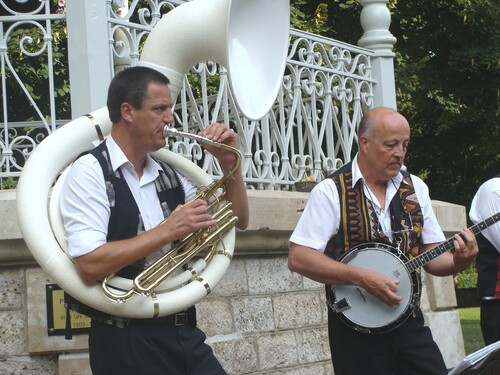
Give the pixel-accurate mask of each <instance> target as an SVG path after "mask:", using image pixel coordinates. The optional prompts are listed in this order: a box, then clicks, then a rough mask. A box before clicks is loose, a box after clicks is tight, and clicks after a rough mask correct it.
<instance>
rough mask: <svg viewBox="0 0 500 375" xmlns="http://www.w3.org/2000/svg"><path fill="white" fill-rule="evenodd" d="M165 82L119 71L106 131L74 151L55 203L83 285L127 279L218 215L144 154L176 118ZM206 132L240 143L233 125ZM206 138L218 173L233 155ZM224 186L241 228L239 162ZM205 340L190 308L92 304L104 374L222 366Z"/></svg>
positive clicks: (143, 71)
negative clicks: (129, 309) (165, 311)
mask: <svg viewBox="0 0 500 375" xmlns="http://www.w3.org/2000/svg"><path fill="white" fill-rule="evenodd" d="M168 84H169V80H168V78H166V77H165V76H164V75H163V74H161V73H159V72H157V71H156V70H153V69H150V68H146V67H132V68H128V69H126V70H124V71H122V72H120V73H118V74H116V76H115V77H114V78H113V80H112V81H111V84H110V86H109V90H108V99H107V106H108V110H109V117H110V120H111V122H112V129H111V134H110V135H109V137H108V138H107V139H106V140H105V141H104V142H102V143H101V144H100V145H99V146H97V147H96V148H95V149H94V150H92V151H90V152H89V153H88V154H85V155H83V156H81V157H79V158H78V159H77V160H76V161H75V163H74V164H73V165H72V166H71V169H70V171H69V173H68V175H67V177H66V180H65V182H64V186H63V188H62V191H61V199H60V208H61V214H62V217H63V221H64V229H65V236H66V239H67V241H68V251H69V254H70V255H71V257H72V258H73V259H74V262H75V265H76V268H77V270H78V273H79V275H80V276H81V277H82V279H83V280H85V281H86V282H88V283H93V282H95V281H97V280H100V279H102V278H103V277H105V276H107V275H109V274H112V273H117V274H118V275H120V276H122V277H127V278H133V277H135V275H137V274H138V273H139V272H140V271H141V270H142V269H144V268H145V267H147V266H148V265H149V264H151V263H152V262H154V261H155V260H157V259H158V258H160V257H161V255H162V254H164V253H165V252H166V251H168V250H169V249H170V248H171V244H172V243H173V242H175V241H177V240H180V239H182V238H184V237H185V236H187V235H189V234H190V233H193V232H196V231H198V230H200V229H204V228H209V227H212V226H214V225H215V224H216V223H217V221H216V220H214V219H213V217H212V216H211V214H210V212H209V210H208V207H207V202H206V201H205V200H202V199H195V200H193V201H189V200H190V198H191V197H193V196H194V195H195V194H196V190H197V188H196V186H195V185H194V184H193V183H192V182H191V181H189V180H188V178H186V177H185V176H183V175H181V174H180V173H179V172H178V171H176V170H174V169H173V168H172V167H170V166H169V165H167V164H165V163H163V162H159V161H157V160H156V159H154V158H153V157H152V156H151V155H150V153H151V152H153V151H156V150H159V149H160V148H162V147H164V146H165V142H166V141H165V137H164V133H163V129H164V127H165V125H171V124H173V122H174V116H173V112H172V106H173V102H172V98H171V92H170V89H169V87H168ZM202 135H203V136H204V137H205V138H208V139H210V140H212V141H215V142H219V143H223V144H226V145H228V146H232V147H235V148H238V137H237V135H236V133H235V132H234V131H233V130H231V129H229V128H227V127H226V126H224V125H223V124H218V123H215V124H210V125H208V126H207V127H206V128H205V129H204V130H203V134H202ZM203 146H204V147H205V149H206V150H207V151H208V152H210V153H211V154H212V155H213V156H214V157H216V158H217V159H218V161H219V163H220V164H221V166H222V168H223V169H224V171H228V170H231V169H232V168H233V167H234V166H235V163H236V160H235V159H236V158H235V155H234V154H233V153H231V152H228V151H226V150H225V149H224V148H217V147H215V146H214V145H211V144H205V143H203ZM225 187H226V192H227V197H226V199H227V200H228V201H230V202H231V203H232V211H233V214H234V215H235V216H236V217H237V218H238V220H237V222H236V227H237V228H239V229H245V228H246V227H247V225H248V218H249V213H248V201H247V194H246V190H245V186H244V183H243V177H242V175H241V171H240V169H239V168H238V169H237V170H236V172H235V173H234V174H233V175H232V178H230V179H227V180H226V181H225ZM188 201H189V203H186V202H188ZM165 219H166V220H165ZM205 338H206V336H205V334H204V333H203V332H202V331H201V330H200V329H198V328H197V327H196V312H195V308H194V306H193V307H190V308H189V309H187V310H186V311H183V312H180V313H178V314H174V315H168V316H163V317H159V318H151V319H123V318H120V317H115V316H110V315H107V314H103V313H99V312H97V311H96V314H95V316H93V319H92V325H91V329H90V334H89V354H90V365H91V368H92V371H93V373H94V374H106V375H108V374H200V375H201V374H203V375H206V374H225V371H224V370H223V368H222V366H221V365H220V364H219V362H218V361H217V359H216V358H215V356H214V355H213V353H212V350H211V348H210V347H209V346H208V345H206V344H205V343H204V341H205Z"/></svg>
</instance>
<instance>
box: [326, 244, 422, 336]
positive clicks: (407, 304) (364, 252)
mask: <svg viewBox="0 0 500 375" xmlns="http://www.w3.org/2000/svg"><path fill="white" fill-rule="evenodd" d="M401 257H402V258H401ZM405 261H406V259H405V257H404V256H402V254H398V253H397V251H396V249H394V248H392V247H390V246H388V245H385V244H378V243H373V244H364V245H363V246H360V247H357V248H354V249H352V250H351V251H349V253H347V254H346V256H344V257H343V258H342V259H341V262H342V263H345V264H348V265H350V266H354V267H359V268H365V269H369V270H373V271H377V272H380V273H383V274H385V275H386V276H388V277H390V278H392V279H395V280H398V281H399V284H398V291H397V293H396V294H398V295H399V296H401V297H403V299H402V301H401V303H400V304H399V305H398V306H393V307H390V306H387V305H386V304H385V303H383V302H382V301H380V300H379V299H378V298H376V297H374V296H373V295H371V294H370V293H368V292H367V291H366V290H364V289H363V288H360V287H356V286H354V285H338V286H335V287H332V290H333V291H334V294H335V303H334V304H332V305H333V306H334V307H333V310H334V311H335V312H337V313H338V316H339V318H340V319H341V320H342V321H343V322H344V323H346V324H347V325H349V326H350V327H352V328H353V329H355V330H358V331H360V332H365V333H383V332H387V331H390V330H392V329H394V328H396V327H398V326H400V325H401V324H402V323H403V322H404V321H405V320H406V319H407V318H408V317H409V316H410V315H411V313H412V311H413V308H414V306H415V304H416V301H417V300H418V296H419V279H418V275H416V273H415V272H413V273H410V272H408V270H407V268H406V266H405ZM339 306H340V309H339Z"/></svg>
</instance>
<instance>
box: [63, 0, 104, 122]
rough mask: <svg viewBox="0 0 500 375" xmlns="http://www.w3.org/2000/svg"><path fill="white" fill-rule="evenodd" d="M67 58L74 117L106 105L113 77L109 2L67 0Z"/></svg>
mask: <svg viewBox="0 0 500 375" xmlns="http://www.w3.org/2000/svg"><path fill="white" fill-rule="evenodd" d="M66 21H67V27H68V62H69V79H70V88H71V114H72V117H73V118H76V117H79V116H82V115H84V114H86V113H88V112H90V111H94V110H96V109H99V108H102V107H104V106H105V105H106V97H107V91H108V85H109V82H110V81H111V78H112V75H113V73H112V71H111V64H110V59H111V57H110V44H109V35H108V34H109V32H108V30H109V28H108V21H107V2H106V1H103V0H85V1H82V0H67V1H66Z"/></svg>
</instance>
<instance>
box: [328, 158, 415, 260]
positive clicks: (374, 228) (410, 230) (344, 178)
mask: <svg viewBox="0 0 500 375" xmlns="http://www.w3.org/2000/svg"><path fill="white" fill-rule="evenodd" d="M401 173H402V174H403V182H402V183H401V185H400V187H399V189H398V192H397V193H396V195H395V196H394V198H393V200H392V202H391V204H390V210H391V226H392V230H393V232H395V233H396V235H397V236H398V238H397V240H398V241H401V242H400V249H401V251H402V252H403V254H404V255H406V256H407V257H409V258H410V259H411V258H412V257H414V256H416V255H418V245H419V242H420V235H421V233H422V227H423V215H422V210H421V208H420V205H419V203H418V199H417V196H416V194H415V190H414V188H413V183H412V181H411V177H410V174H409V173H407V172H404V171H401ZM330 178H331V179H332V180H333V181H334V183H335V186H336V187H337V191H338V194H339V199H340V223H341V224H340V228H339V232H338V233H337V235H335V236H334V237H332V238H331V239H330V241H329V242H328V244H327V246H326V249H325V254H326V255H328V256H330V257H331V258H333V259H336V260H338V259H340V258H341V257H342V256H343V255H344V254H346V253H347V252H348V251H349V250H350V249H352V248H353V247H354V246H356V245H360V244H363V243H366V242H379V243H385V244H387V245H391V246H394V242H393V239H389V238H388V237H387V236H386V235H385V234H383V233H381V232H380V230H379V228H380V225H379V222H378V217H377V215H376V213H375V210H374V208H373V206H372V204H371V202H370V201H369V200H368V199H367V197H366V196H365V194H364V192H363V182H362V180H359V181H358V182H357V183H356V185H354V186H352V162H350V163H348V164H346V165H344V166H343V167H341V168H340V169H338V170H337V171H336V172H335V173H333V174H332V175H331V176H330Z"/></svg>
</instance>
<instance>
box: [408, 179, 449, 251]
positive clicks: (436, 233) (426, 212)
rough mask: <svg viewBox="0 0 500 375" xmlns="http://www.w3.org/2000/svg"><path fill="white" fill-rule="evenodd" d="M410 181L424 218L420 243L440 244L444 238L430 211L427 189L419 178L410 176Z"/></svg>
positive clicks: (430, 203)
mask: <svg viewBox="0 0 500 375" xmlns="http://www.w3.org/2000/svg"><path fill="white" fill-rule="evenodd" d="M411 179H412V181H413V186H414V188H415V194H417V198H418V203H419V204H420V208H421V209H422V215H423V217H424V228H423V230H422V237H421V241H422V243H423V244H431V243H441V242H443V241H444V240H445V239H446V237H445V236H444V233H443V230H442V229H441V226H440V225H439V222H438V220H437V218H436V214H435V213H434V210H433V209H432V202H431V198H430V196H429V188H428V187H427V185H426V184H425V183H424V182H423V181H422V180H421V179H420V178H419V177H417V176H414V175H412V176H411Z"/></svg>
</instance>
